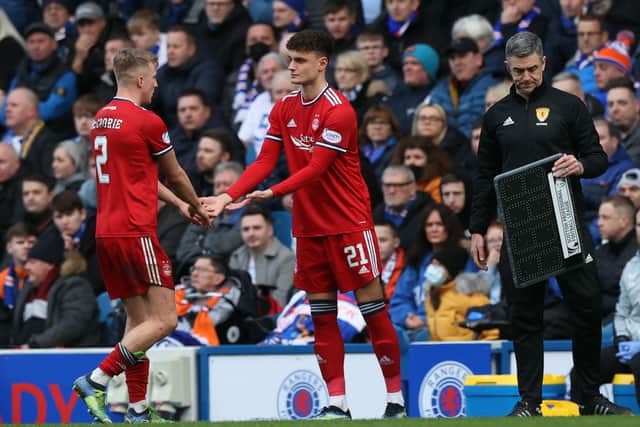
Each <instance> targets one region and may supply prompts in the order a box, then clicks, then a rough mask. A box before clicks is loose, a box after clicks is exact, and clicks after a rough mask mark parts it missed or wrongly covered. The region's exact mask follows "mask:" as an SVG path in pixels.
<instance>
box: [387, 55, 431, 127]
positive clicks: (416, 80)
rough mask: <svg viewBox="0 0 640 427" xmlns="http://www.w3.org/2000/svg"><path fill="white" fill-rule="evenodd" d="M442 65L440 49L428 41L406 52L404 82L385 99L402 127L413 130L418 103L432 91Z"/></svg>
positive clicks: (403, 71) (403, 72)
mask: <svg viewBox="0 0 640 427" xmlns="http://www.w3.org/2000/svg"><path fill="white" fill-rule="evenodd" d="M439 68H440V57H439V56H438V52H436V50H435V49H434V48H432V47H431V46H429V45H427V44H417V45H414V46H411V47H409V48H408V49H407V50H406V51H405V52H404V58H403V66H402V83H400V84H398V86H397V87H396V89H395V90H394V91H393V93H392V94H391V96H389V97H388V98H386V99H384V100H383V103H384V104H386V105H387V106H389V108H391V110H392V111H393V113H394V114H395V115H396V117H397V118H398V120H399V122H400V130H402V132H403V133H405V134H408V133H410V132H411V125H412V123H413V116H414V115H415V112H416V106H417V105H418V104H420V103H421V102H422V100H423V99H424V98H425V97H426V96H427V95H428V94H429V92H430V91H431V88H432V87H433V84H434V83H435V81H436V76H437V75H438V70H439Z"/></svg>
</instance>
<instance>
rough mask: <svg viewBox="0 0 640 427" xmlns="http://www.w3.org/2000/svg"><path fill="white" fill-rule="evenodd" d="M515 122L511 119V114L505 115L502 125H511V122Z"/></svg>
mask: <svg viewBox="0 0 640 427" xmlns="http://www.w3.org/2000/svg"><path fill="white" fill-rule="evenodd" d="M515 123H516V122H514V121H513V119H512V118H511V116H509V117H507V118H506V119H505V120H504V122H502V126H511V125H513V124H515Z"/></svg>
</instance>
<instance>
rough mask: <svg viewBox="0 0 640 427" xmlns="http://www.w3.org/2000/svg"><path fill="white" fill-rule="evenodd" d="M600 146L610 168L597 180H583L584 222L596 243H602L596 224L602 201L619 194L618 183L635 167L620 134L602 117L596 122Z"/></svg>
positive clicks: (581, 181)
mask: <svg viewBox="0 0 640 427" xmlns="http://www.w3.org/2000/svg"><path fill="white" fill-rule="evenodd" d="M594 124H595V126H596V130H597V131H598V136H599V137H600V145H602V149H603V150H604V152H605V153H606V154H607V157H608V158H609V167H608V168H607V170H606V171H605V172H604V173H603V174H602V175H600V176H598V177H596V178H586V179H581V180H580V183H581V185H582V194H583V197H584V211H583V215H584V220H585V221H586V222H587V223H588V224H590V226H589V229H590V231H591V237H592V238H593V240H594V242H599V241H600V233H599V232H598V226H597V223H596V220H597V217H598V208H599V207H600V203H601V202H602V199H603V198H605V197H607V196H612V195H614V194H616V193H617V188H618V182H619V181H620V178H621V177H622V175H623V174H624V173H625V172H626V171H628V170H629V169H632V168H633V167H634V164H633V162H632V161H631V158H630V157H629V155H628V154H627V152H626V151H625V149H624V147H623V146H622V144H621V143H620V132H619V131H618V129H616V128H615V126H613V125H612V124H611V123H609V122H608V121H607V120H605V119H604V118H602V117H600V118H597V119H595V120H594Z"/></svg>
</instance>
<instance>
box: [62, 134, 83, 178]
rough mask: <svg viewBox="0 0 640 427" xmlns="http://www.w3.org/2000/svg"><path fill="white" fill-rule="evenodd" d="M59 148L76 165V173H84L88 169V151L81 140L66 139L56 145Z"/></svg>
mask: <svg viewBox="0 0 640 427" xmlns="http://www.w3.org/2000/svg"><path fill="white" fill-rule="evenodd" d="M57 148H61V149H63V150H64V152H65V153H67V156H69V157H70V158H71V160H72V161H73V164H74V165H75V167H76V173H86V172H87V170H88V169H89V151H88V150H87V146H86V145H85V144H84V143H82V142H77V141H74V140H72V139H66V140H64V141H62V142H61V143H59V144H58V145H57V146H56V149H57Z"/></svg>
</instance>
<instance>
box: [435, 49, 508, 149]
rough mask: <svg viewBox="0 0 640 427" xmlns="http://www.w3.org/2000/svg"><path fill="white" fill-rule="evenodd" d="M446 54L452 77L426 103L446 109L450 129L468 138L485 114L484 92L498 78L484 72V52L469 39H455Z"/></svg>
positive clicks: (445, 79)
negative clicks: (478, 120)
mask: <svg viewBox="0 0 640 427" xmlns="http://www.w3.org/2000/svg"><path fill="white" fill-rule="evenodd" d="M446 55H447V58H448V61H449V68H450V69H451V74H450V75H449V76H446V77H443V78H442V79H440V81H439V82H438V83H436V85H435V87H434V88H433V90H432V91H431V93H430V94H429V96H428V97H427V98H426V99H425V102H426V103H429V104H438V105H440V106H441V107H442V108H444V110H445V111H446V112H447V121H448V123H449V126H451V127H454V128H456V129H458V130H459V131H460V132H462V133H463V134H464V135H465V136H466V137H467V138H469V137H470V136H471V125H472V124H473V122H475V121H476V120H477V119H478V118H479V117H480V116H482V113H483V112H484V96H485V93H486V92H487V89H488V88H489V87H490V86H493V85H494V84H496V83H498V79H496V78H495V77H493V76H492V75H491V74H490V73H489V72H487V71H485V70H484V69H483V67H482V53H480V49H478V45H477V44H476V42H475V41H474V40H473V39H471V38H469V37H462V38H459V39H455V40H453V41H452V42H451V45H450V46H449V47H448V48H447V51H446Z"/></svg>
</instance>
